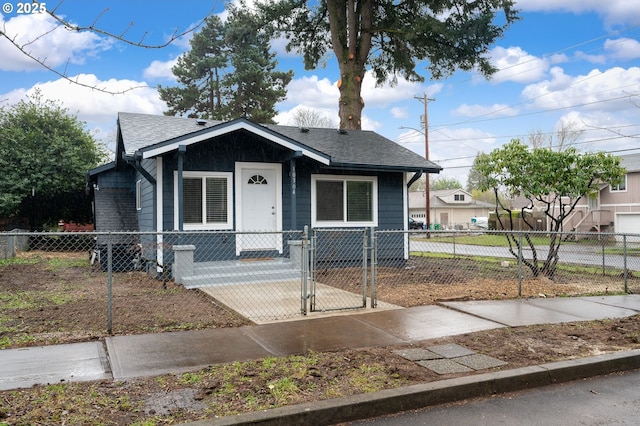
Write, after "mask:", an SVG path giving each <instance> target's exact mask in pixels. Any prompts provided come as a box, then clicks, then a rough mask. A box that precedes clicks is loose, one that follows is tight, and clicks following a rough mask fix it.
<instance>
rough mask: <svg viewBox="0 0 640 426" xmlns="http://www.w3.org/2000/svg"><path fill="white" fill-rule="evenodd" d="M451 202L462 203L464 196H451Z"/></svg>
mask: <svg viewBox="0 0 640 426" xmlns="http://www.w3.org/2000/svg"><path fill="white" fill-rule="evenodd" d="M453 201H456V202H459V203H461V202H463V201H464V194H453Z"/></svg>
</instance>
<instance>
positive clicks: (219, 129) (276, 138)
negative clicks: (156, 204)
mask: <svg viewBox="0 0 640 426" xmlns="http://www.w3.org/2000/svg"><path fill="white" fill-rule="evenodd" d="M239 130H246V131H248V132H250V133H253V134H254V135H257V136H260V137H263V138H265V139H267V140H270V141H271V142H274V143H276V144H278V145H280V146H282V147H284V148H288V149H290V150H292V151H300V152H302V155H303V156H305V157H308V158H311V159H313V160H315V161H318V162H319V163H322V164H325V165H329V164H330V162H331V158H330V157H329V156H328V155H326V154H322V153H319V152H316V151H314V150H311V149H309V148H308V147H305V146H303V145H300V144H299V143H297V142H295V141H293V140H291V139H289V138H286V137H284V136H282V135H280V134H278V133H277V132H273V131H271V130H269V129H267V128H265V127H263V126H260V125H258V124H255V123H252V122H250V121H248V120H246V119H236V120H233V121H230V122H226V123H222V124H219V125H217V126H213V127H208V128H207V129H203V130H201V131H198V132H196V133H190V134H188V135H184V136H181V137H178V138H174V139H170V140H168V141H165V142H161V143H159V144H155V145H152V146H149V147H146V148H143V149H141V150H140V151H139V152H140V153H141V154H142V158H145V159H146V158H153V157H157V156H159V155H162V154H165V153H167V152H170V151H174V150H177V149H178V147H179V146H180V145H184V146H189V145H192V144H195V143H198V142H202V141H205V140H208V139H212V138H215V137H219V136H223V135H226V134H229V133H232V132H236V131H239Z"/></svg>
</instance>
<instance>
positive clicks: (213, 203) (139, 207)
mask: <svg viewBox="0 0 640 426" xmlns="http://www.w3.org/2000/svg"><path fill="white" fill-rule="evenodd" d="M115 158H116V159H115V161H113V162H111V163H109V164H106V165H104V166H101V167H98V168H96V169H93V170H90V171H89V172H88V189H89V191H91V192H92V193H93V198H94V203H95V205H94V210H95V226H96V231H98V232H99V231H151V232H159V231H183V230H184V231H210V230H211V231H235V233H233V232H231V233H229V232H220V233H217V234H216V233H208V234H207V235H209V237H208V238H209V240H207V242H206V245H208V246H209V247H214V246H216V245H220V247H222V244H224V247H225V248H226V249H228V248H229V247H233V249H231V250H227V251H224V253H226V254H225V255H224V256H226V257H228V258H234V257H235V258H239V257H242V256H243V255H245V254H247V253H251V252H255V251H265V250H266V251H272V252H274V253H279V254H282V253H283V251H286V250H288V248H287V246H286V244H284V243H283V241H282V237H281V236H279V235H278V232H279V231H284V230H301V229H303V227H305V226H308V227H309V228H353V227H359V228H364V227H367V228H368V227H375V228H377V229H407V217H408V208H409V202H408V187H409V185H411V183H413V182H414V181H415V180H416V179H418V178H419V177H420V176H421V175H422V174H424V173H438V172H439V171H440V170H441V167H440V166H439V165H437V164H435V163H432V162H430V161H428V160H426V159H424V158H422V157H421V156H419V155H418V154H416V153H414V152H412V151H410V150H408V149H406V148H404V147H402V146H400V145H398V144H396V143H395V142H393V141H391V140H389V139H386V138H384V137H383V136H381V135H379V134H376V133H374V132H371V131H354V130H348V131H344V130H335V129H322V128H308V129H307V128H298V127H289V126H278V125H260V124H256V123H253V122H251V121H249V120H247V119H236V120H232V121H228V122H220V121H212V120H202V119H188V118H179V117H169V116H162V115H145V114H132V113H120V114H119V115H118V121H117V145H116V157H115ZM253 231H256V232H261V233H263V234H264V235H263V236H262V238H249V237H247V236H246V235H244V236H243V235H242V234H240V233H242V232H253ZM230 235H231V237H230ZM154 238H157V243H158V244H157V245H156V247H163V248H164V247H166V246H167V245H170V244H168V243H167V240H166V239H165V240H163V236H162V235H158V236H157V237H154ZM167 238H168V237H167ZM181 241H182V243H184V240H181ZM197 244H198V245H200V246H201V245H202V244H204V243H203V240H202V239H200V240H199V241H198V243H197ZM156 250H157V254H156V255H157V259H158V261H159V262H160V261H162V260H163V257H165V256H168V255H170V254H168V253H167V252H168V250H165V249H163V250H160V249H156ZM211 252H212V250H199V248H198V247H197V248H196V251H195V259H196V262H198V261H205V260H211V259H207V256H209V253H211ZM214 252H216V255H217V256H218V258H217V259H220V253H222V250H218V251H216V250H214ZM285 254H286V253H285ZM360 255H361V253H360ZM165 260H166V259H165Z"/></svg>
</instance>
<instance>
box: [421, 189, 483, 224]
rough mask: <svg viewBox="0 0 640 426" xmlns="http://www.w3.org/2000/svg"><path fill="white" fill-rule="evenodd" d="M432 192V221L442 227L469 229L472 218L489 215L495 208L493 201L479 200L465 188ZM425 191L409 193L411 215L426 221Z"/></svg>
mask: <svg viewBox="0 0 640 426" xmlns="http://www.w3.org/2000/svg"><path fill="white" fill-rule="evenodd" d="M429 192H430V195H431V197H430V209H429V211H430V214H429V216H430V221H431V224H432V225H434V227H437V228H440V229H468V228H469V227H472V226H473V225H472V220H471V219H472V218H474V217H488V216H489V212H490V211H492V210H495V206H494V205H493V204H491V203H486V202H484V201H478V200H475V199H474V198H473V196H472V195H471V194H470V193H469V192H467V191H465V190H463V189H441V190H435V191H429ZM425 212H426V198H425V191H414V192H410V193H409V215H410V216H411V217H412V218H414V219H415V220H419V221H421V222H426V219H425V216H426V215H425Z"/></svg>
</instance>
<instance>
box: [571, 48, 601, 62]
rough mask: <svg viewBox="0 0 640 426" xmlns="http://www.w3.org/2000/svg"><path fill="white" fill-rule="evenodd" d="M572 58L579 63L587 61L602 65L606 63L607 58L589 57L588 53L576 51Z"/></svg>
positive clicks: (599, 56)
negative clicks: (579, 61)
mask: <svg viewBox="0 0 640 426" xmlns="http://www.w3.org/2000/svg"><path fill="white" fill-rule="evenodd" d="M574 57H575V58H576V59H578V60H581V61H587V62H590V63H592V64H604V63H605V62H607V57H606V56H605V55H589V54H588V53H584V52H582V51H580V50H578V51H577V52H576V53H575V55H574Z"/></svg>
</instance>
